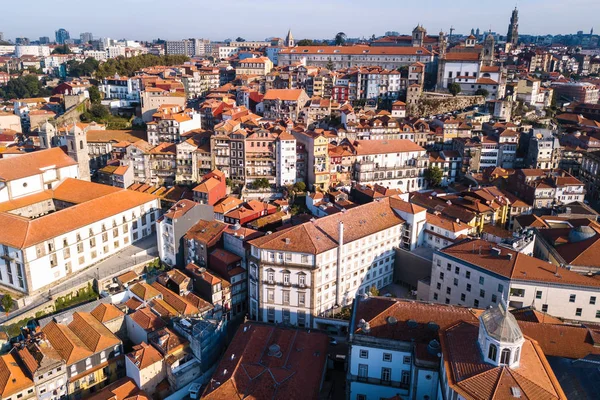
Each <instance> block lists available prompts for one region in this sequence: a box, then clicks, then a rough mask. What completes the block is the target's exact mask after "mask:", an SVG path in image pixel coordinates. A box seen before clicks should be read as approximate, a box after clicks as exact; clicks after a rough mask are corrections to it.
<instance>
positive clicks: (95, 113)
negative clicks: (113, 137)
mask: <svg viewBox="0 0 600 400" xmlns="http://www.w3.org/2000/svg"><path fill="white" fill-rule="evenodd" d="M90 114H92V117H94V118H98V119H105V118H108V117H109V116H110V111H109V110H108V108H106V107H105V106H103V105H102V104H92V107H90Z"/></svg>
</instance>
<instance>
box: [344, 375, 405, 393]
mask: <svg viewBox="0 0 600 400" xmlns="http://www.w3.org/2000/svg"><path fill="white" fill-rule="evenodd" d="M350 379H351V380H352V381H355V382H364V383H370V384H373V385H381V386H390V387H395V388H399V389H404V390H408V389H409V388H410V383H404V382H399V381H388V380H384V379H379V378H371V377H363V376H358V375H351V378H350Z"/></svg>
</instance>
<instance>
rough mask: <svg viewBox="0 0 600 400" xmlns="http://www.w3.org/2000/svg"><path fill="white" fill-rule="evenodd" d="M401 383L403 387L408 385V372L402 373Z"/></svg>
mask: <svg viewBox="0 0 600 400" xmlns="http://www.w3.org/2000/svg"><path fill="white" fill-rule="evenodd" d="M401 381H402V384H403V385H409V384H410V371H402V378H401Z"/></svg>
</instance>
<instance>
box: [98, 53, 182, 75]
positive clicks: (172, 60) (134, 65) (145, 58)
mask: <svg viewBox="0 0 600 400" xmlns="http://www.w3.org/2000/svg"><path fill="white" fill-rule="evenodd" d="M186 61H189V57H187V56H183V55H166V56H155V55H153V54H142V55H140V56H136V57H131V58H125V57H117V58H111V59H109V60H107V61H106V62H103V63H102V64H100V65H99V66H98V68H97V71H96V77H97V78H98V79H103V78H106V77H108V76H114V75H115V74H119V75H120V76H133V74H134V73H135V72H136V71H139V70H141V69H142V68H148V67H154V66H157V65H164V66H172V65H180V64H183V63H184V62H186Z"/></svg>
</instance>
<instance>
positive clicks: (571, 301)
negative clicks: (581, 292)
mask: <svg viewBox="0 0 600 400" xmlns="http://www.w3.org/2000/svg"><path fill="white" fill-rule="evenodd" d="M576 298H577V296H576V295H574V294H572V295H570V296H569V303H575V299H576Z"/></svg>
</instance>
